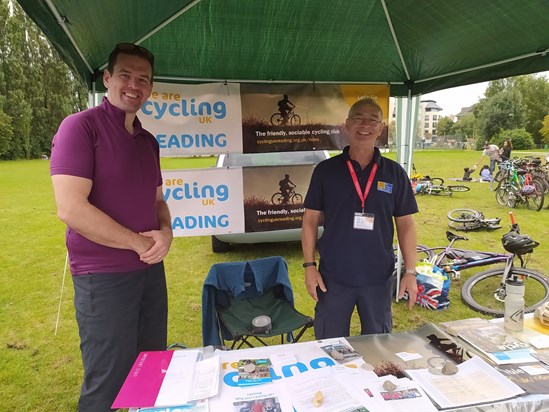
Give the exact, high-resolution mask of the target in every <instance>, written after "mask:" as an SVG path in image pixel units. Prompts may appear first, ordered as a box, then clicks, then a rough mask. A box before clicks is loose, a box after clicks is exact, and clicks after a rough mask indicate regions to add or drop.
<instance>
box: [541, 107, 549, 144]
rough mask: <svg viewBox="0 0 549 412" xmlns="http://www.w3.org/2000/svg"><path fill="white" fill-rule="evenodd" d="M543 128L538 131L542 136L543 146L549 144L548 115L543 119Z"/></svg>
mask: <svg viewBox="0 0 549 412" xmlns="http://www.w3.org/2000/svg"><path fill="white" fill-rule="evenodd" d="M542 124H543V126H542V127H541V129H539V132H540V133H541V135H542V136H543V141H544V142H545V144H549V114H548V115H546V116H545V117H544V118H543V122H542Z"/></svg>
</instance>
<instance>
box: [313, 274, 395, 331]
mask: <svg viewBox="0 0 549 412" xmlns="http://www.w3.org/2000/svg"><path fill="white" fill-rule="evenodd" d="M324 285H325V286H326V289H327V292H326V293H324V292H322V291H321V290H320V288H317V293H318V302H317V304H316V307H315V322H314V330H315V338H316V339H329V338H337V337H346V336H349V334H350V333H351V332H350V327H351V316H352V314H353V311H354V309H355V306H356V308H357V311H358V316H359V318H360V327H361V331H360V334H361V335H367V334H372V333H390V332H391V331H392V329H393V319H392V310H391V304H392V296H393V292H394V279H393V278H392V277H391V279H389V280H387V283H386V284H385V285H381V286H347V285H343V284H341V283H337V282H333V281H326V280H324Z"/></svg>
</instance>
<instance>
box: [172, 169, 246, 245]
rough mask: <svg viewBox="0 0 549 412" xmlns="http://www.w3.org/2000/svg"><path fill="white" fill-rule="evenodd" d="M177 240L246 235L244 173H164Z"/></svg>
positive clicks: (198, 170)
mask: <svg viewBox="0 0 549 412" xmlns="http://www.w3.org/2000/svg"><path fill="white" fill-rule="evenodd" d="M162 176H163V178H164V186H163V192H164V199H165V200H166V202H167V203H168V207H169V208H170V213H171V217H172V228H173V233H174V236H203V235H213V234H225V233H244V205H243V203H242V198H243V194H242V187H243V184H242V169H241V168H234V169H225V168H219V169H215V168H212V169H187V170H163V171H162Z"/></svg>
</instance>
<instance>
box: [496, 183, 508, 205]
mask: <svg viewBox="0 0 549 412" xmlns="http://www.w3.org/2000/svg"><path fill="white" fill-rule="evenodd" d="M508 201H509V191H508V189H507V187H506V186H500V187H499V188H498V189H497V190H496V202H498V204H500V205H501V206H508V205H507V202H508Z"/></svg>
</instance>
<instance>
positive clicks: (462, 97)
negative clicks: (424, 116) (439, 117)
mask: <svg viewBox="0 0 549 412" xmlns="http://www.w3.org/2000/svg"><path fill="white" fill-rule="evenodd" d="M539 74H540V75H544V76H545V78H547V79H548V80H549V72H541V73H539ZM487 87H488V82H483V83H476V84H469V85H467V86H460V87H454V88H452V89H446V90H439V91H438V92H433V93H427V94H424V95H422V96H421V100H435V101H436V102H437V104H438V105H439V106H440V107H441V108H442V110H443V113H444V115H446V116H448V115H451V114H453V115H456V114H458V113H459V112H460V111H461V108H462V107H468V106H472V105H473V104H475V103H477V102H478V101H479V99H481V98H482V97H484V92H485V90H486V88H487Z"/></svg>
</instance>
